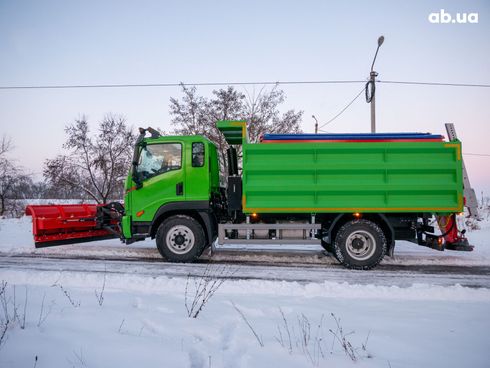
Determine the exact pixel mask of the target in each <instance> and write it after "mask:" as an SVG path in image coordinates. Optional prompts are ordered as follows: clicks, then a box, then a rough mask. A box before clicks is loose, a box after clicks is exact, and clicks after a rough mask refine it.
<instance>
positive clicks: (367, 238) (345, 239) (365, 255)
mask: <svg viewBox="0 0 490 368" xmlns="http://www.w3.org/2000/svg"><path fill="white" fill-rule="evenodd" d="M334 246H335V255H336V258H337V259H338V261H339V262H340V263H342V265H344V266H345V267H347V268H352V269H356V270H369V269H371V268H373V267H375V266H376V265H378V264H379V262H381V260H382V259H383V257H384V255H385V254H386V246H387V244H386V237H385V234H384V233H383V230H381V228H380V227H379V226H378V225H377V224H376V223H374V222H372V221H369V220H353V221H349V222H347V223H345V224H344V225H342V227H341V228H340V229H339V231H338V232H337V235H336V237H335V243H334Z"/></svg>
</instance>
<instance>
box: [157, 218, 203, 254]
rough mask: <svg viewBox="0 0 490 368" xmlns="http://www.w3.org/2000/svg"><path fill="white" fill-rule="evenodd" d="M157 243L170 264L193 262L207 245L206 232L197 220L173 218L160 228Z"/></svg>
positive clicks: (164, 222)
mask: <svg viewBox="0 0 490 368" xmlns="http://www.w3.org/2000/svg"><path fill="white" fill-rule="evenodd" d="M156 243H157V248H158V251H159V252H160V254H161V255H162V256H163V257H164V258H166V259H167V260H168V261H170V262H193V261H195V260H196V259H197V258H198V257H199V256H200V255H201V253H202V251H203V249H204V246H205V244H206V237H205V235H204V231H203V229H202V227H201V225H200V224H199V222H197V221H196V220H195V219H193V218H192V217H189V216H185V215H177V216H172V217H169V218H168V219H166V220H165V221H163V222H162V223H161V225H160V226H159V227H158V230H157V233H156Z"/></svg>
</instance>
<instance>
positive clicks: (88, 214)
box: [26, 204, 118, 248]
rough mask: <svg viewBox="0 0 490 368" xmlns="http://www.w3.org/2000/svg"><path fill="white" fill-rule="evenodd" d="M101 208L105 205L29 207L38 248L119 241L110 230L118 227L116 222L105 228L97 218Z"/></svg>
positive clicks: (113, 220) (112, 230)
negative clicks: (99, 241) (98, 241)
mask: <svg viewBox="0 0 490 368" xmlns="http://www.w3.org/2000/svg"><path fill="white" fill-rule="evenodd" d="M102 208H104V205H96V204H64V205H31V206H27V207H26V215H28V216H32V233H33V235H34V243H35V246H36V248H43V247H50V246H54V245H62V244H71V243H81V242H88V241H93V240H103V239H109V238H115V237H118V233H117V231H116V230H114V228H112V227H109V226H107V225H112V226H114V227H116V226H115V225H117V220H116V219H111V220H110V221H109V224H106V225H104V224H103V223H102V221H101V218H100V219H99V218H98V211H100V210H102ZM98 209H100V210H98Z"/></svg>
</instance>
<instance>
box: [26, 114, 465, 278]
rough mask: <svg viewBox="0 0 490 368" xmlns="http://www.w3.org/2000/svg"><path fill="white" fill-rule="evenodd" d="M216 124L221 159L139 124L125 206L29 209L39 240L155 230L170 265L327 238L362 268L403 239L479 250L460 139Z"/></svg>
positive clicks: (193, 140)
mask: <svg viewBox="0 0 490 368" xmlns="http://www.w3.org/2000/svg"><path fill="white" fill-rule="evenodd" d="M217 127H218V129H219V130H220V131H221V132H222V134H223V136H224V138H225V139H226V141H227V143H228V145H229V147H230V148H229V149H228V151H227V155H226V156H227V157H225V158H223V160H220V159H219V153H218V150H217V148H216V146H215V145H214V144H213V143H212V142H210V141H209V140H208V139H206V138H205V137H203V136H161V135H160V134H159V133H158V132H156V131H155V130H153V129H151V128H148V129H142V128H140V136H139V138H138V140H137V142H136V145H135V149H134V157H133V163H132V167H131V168H130V170H129V174H128V177H127V180H126V186H125V189H126V194H125V198H124V206H122V205H121V204H119V203H111V204H107V205H61V206H60V205H55V206H28V208H27V210H26V211H27V214H29V215H32V216H33V232H34V238H35V243H36V246H37V247H43V246H50V245H58V244H66V243H73V242H81V241H90V240H97V239H103V238H108V237H116V236H117V237H120V238H121V240H122V241H124V242H125V243H132V242H135V241H138V240H143V239H145V238H147V237H151V238H155V239H156V245H157V248H158V250H159V252H160V253H161V254H162V256H163V257H164V258H166V259H167V260H168V261H171V262H192V261H195V260H196V259H197V258H198V257H199V256H200V255H201V253H202V252H203V250H204V249H205V248H207V247H214V245H215V243H216V242H217V243H218V244H222V245H223V244H253V243H259V244H266V243H279V244H287V243H291V244H320V245H321V246H323V248H325V250H326V251H328V252H331V253H332V254H333V255H334V256H335V257H336V258H337V260H338V261H339V262H340V263H342V264H343V265H344V266H346V267H348V268H355V269H369V268H372V267H374V266H376V265H377V264H378V263H379V262H380V261H381V260H382V259H383V257H384V256H385V255H392V254H393V251H394V247H395V241H396V240H407V241H411V242H414V243H417V244H419V245H423V246H428V247H431V248H434V249H437V250H444V249H451V250H466V251H468V250H472V249H473V247H472V246H471V245H469V244H468V241H467V239H466V238H465V236H464V231H463V232H460V231H459V230H458V228H457V221H456V214H457V213H460V212H463V211H464V206H465V199H464V196H465V190H467V189H470V188H465V185H464V181H465V179H466V178H465V175H464V173H465V170H464V165H463V162H462V155H461V142H460V141H458V140H457V139H456V137H455V135H454V137H453V139H451V137H450V140H449V141H446V140H445V139H444V137H442V136H440V135H433V134H429V133H394V134H383V133H381V134H380V133H377V134H320V135H315V134H299V135H292V134H266V135H264V136H263V137H262V139H261V141H260V142H256V143H251V142H249V139H248V136H247V124H246V122H244V121H220V122H217ZM148 133H150V136H147V135H148ZM240 151H241V154H240V155H239V154H238V152H240ZM239 156H240V157H239ZM220 161H223V162H224V166H225V167H222V168H220V164H219V163H220ZM468 183H469V182H468ZM434 217H435V218H436V219H437V223H438V227H439V228H440V234H439V233H437V234H436V232H435V228H434V226H433V225H431V219H433V218H434Z"/></svg>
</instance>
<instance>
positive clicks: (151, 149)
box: [136, 143, 182, 180]
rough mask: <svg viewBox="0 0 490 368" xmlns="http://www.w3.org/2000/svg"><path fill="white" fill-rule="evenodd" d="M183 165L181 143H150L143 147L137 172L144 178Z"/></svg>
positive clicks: (176, 168)
mask: <svg viewBox="0 0 490 368" xmlns="http://www.w3.org/2000/svg"><path fill="white" fill-rule="evenodd" d="M181 167H182V145H181V144H180V143H160V144H149V145H146V146H145V147H143V148H142V149H141V153H140V157H139V162H138V166H137V167H136V172H137V173H138V174H139V176H140V178H141V179H142V180H145V179H148V178H151V177H152V176H156V175H159V174H163V173H165V172H167V171H171V170H179V169H180V168H181Z"/></svg>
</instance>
